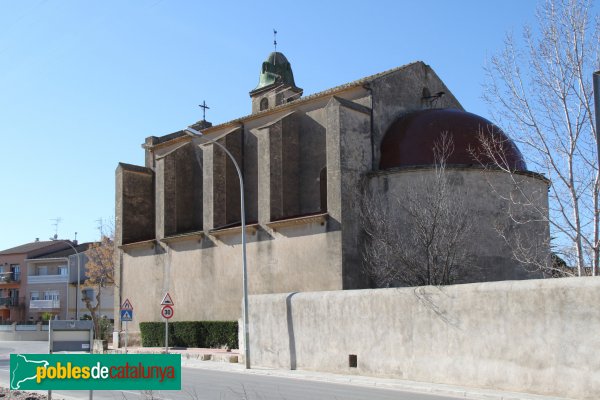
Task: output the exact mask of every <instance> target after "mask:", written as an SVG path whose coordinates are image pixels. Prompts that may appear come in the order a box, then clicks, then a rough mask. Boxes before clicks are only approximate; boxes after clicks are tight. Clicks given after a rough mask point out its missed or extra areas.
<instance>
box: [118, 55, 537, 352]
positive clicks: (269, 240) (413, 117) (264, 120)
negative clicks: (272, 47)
mask: <svg viewBox="0 0 600 400" xmlns="http://www.w3.org/2000/svg"><path fill="white" fill-rule="evenodd" d="M250 99H251V107H252V108H251V109H252V113H251V114H250V115H247V116H244V117H240V118H238V119H235V120H232V121H229V122H225V123H221V124H218V125H214V126H213V125H211V123H209V122H206V121H205V120H202V121H199V122H197V123H195V124H193V125H190V127H191V128H193V129H195V130H197V131H200V132H202V134H203V136H204V137H203V138H204V139H206V141H205V144H203V145H201V146H197V145H195V144H194V143H192V137H191V136H190V135H188V134H187V133H186V132H185V131H178V132H174V133H170V134H167V135H165V136H160V137H156V136H150V137H147V138H146V139H145V142H144V144H143V148H144V151H145V165H143V166H137V165H129V164H123V163H121V164H119V166H118V167H117V170H116V242H117V244H118V247H119V255H118V257H117V258H118V263H117V264H118V265H117V270H116V277H117V280H118V282H117V285H116V289H115V290H116V291H117V293H115V306H116V307H118V304H120V303H121V302H123V301H124V300H125V299H129V300H130V302H131V303H132V304H133V307H134V318H133V321H132V322H131V323H129V327H128V330H129V332H130V337H131V335H132V334H133V335H135V334H136V333H139V327H138V326H139V325H138V324H139V323H140V322H146V321H160V320H161V316H160V307H159V304H160V300H161V299H162V298H163V296H164V295H165V293H167V292H168V293H169V294H170V295H171V297H172V299H173V302H174V304H175V306H174V310H175V312H174V317H173V319H172V320H175V321H177V320H179V321H199V320H238V319H239V318H240V317H241V312H242V311H241V310H242V308H241V304H242V243H241V242H242V239H241V237H242V235H241V231H242V229H241V211H240V209H241V207H240V206H241V204H240V198H241V196H240V182H239V180H238V175H237V172H236V169H235V167H234V165H233V163H232V162H231V161H230V160H229V158H228V156H227V155H226V154H225V152H223V151H222V150H221V149H220V148H219V146H216V145H214V144H211V141H212V142H214V141H217V142H218V143H219V144H220V145H222V146H224V147H225V148H226V149H227V150H228V151H229V152H230V153H231V155H232V156H233V157H234V158H235V159H236V161H237V163H238V164H239V166H240V169H241V173H242V175H243V185H244V186H243V199H244V203H245V204H244V205H245V220H246V233H247V234H246V237H247V271H248V285H249V293H250V294H251V295H252V294H265V293H285V292H305V291H324V290H327V291H331V290H347V289H362V288H372V287H375V283H374V282H373V279H372V277H371V276H369V274H367V273H366V272H365V267H364V264H365V261H364V254H365V246H368V245H369V241H367V240H365V234H364V226H363V222H362V221H363V220H364V213H363V212H362V211H361V210H362V209H363V208H364V207H365V204H369V201H370V199H371V198H373V197H377V198H378V199H380V201H379V202H378V203H373V204H374V207H384V208H386V209H387V211H388V212H392V213H393V212H395V211H394V210H396V209H397V210H400V208H401V202H402V198H403V196H404V195H406V194H408V193H411V194H412V195H413V196H414V195H415V194H418V193H419V191H420V190H421V191H422V190H423V187H424V186H423V185H421V183H422V182H425V181H427V179H430V178H429V177H430V176H432V174H434V173H435V171H436V165H435V164H436V162H435V157H434V147H435V141H436V139H437V138H438V137H439V136H440V134H441V133H443V132H444V133H446V134H448V135H449V136H451V137H452V138H453V143H454V151H453V152H452V154H450V155H449V157H448V159H447V160H446V169H447V171H448V173H450V174H451V175H450V177H451V179H450V182H452V185H454V186H455V187H457V188H458V190H459V192H460V193H463V194H464V196H465V198H468V200H469V202H468V203H464V205H461V207H467V205H466V204H468V207H469V208H468V210H469V218H470V220H471V226H473V227H474V228H473V229H477V235H476V236H477V237H476V240H473V241H472V242H471V243H470V245H469V246H472V249H471V250H472V254H473V255H474V259H473V260H472V264H473V265H474V271H475V270H476V272H474V273H473V274H470V275H468V276H464V277H462V278H461V280H460V282H473V281H493V280H507V279H527V278H531V277H536V276H538V275H539V274H538V273H536V272H532V271H531V270H529V269H527V268H525V266H524V265H522V263H519V261H517V260H515V257H514V256H513V254H512V251H511V248H510V238H511V237H512V238H520V239H523V240H526V241H527V243H530V244H531V245H532V246H535V247H536V248H537V249H541V250H540V251H542V252H544V253H545V254H547V255H549V247H548V242H549V229H548V223H547V219H546V220H543V219H537V220H535V221H533V220H532V221H530V222H531V223H529V224H524V223H523V224H518V223H513V222H511V221H514V218H513V217H514V214H511V213H516V214H518V215H524V214H527V213H529V212H530V211H529V210H527V209H525V208H519V206H515V205H514V204H511V205H507V204H505V203H504V202H505V201H506V198H509V197H511V194H514V193H515V191H523V190H525V191H526V192H527V193H529V194H535V195H534V196H532V197H531V198H533V199H535V200H534V202H535V204H533V206H534V207H535V209H537V210H540V209H541V210H546V211H545V213H546V217H547V190H548V180H547V179H545V178H544V177H543V176H541V175H538V174H535V173H532V172H529V171H527V167H526V164H525V162H524V161H523V158H522V156H521V154H520V152H519V150H518V149H517V147H516V146H515V144H514V143H513V142H512V141H511V140H510V139H509V138H508V137H506V135H505V134H504V133H502V131H501V130H500V129H499V128H498V127H496V126H494V125H493V124H491V123H490V122H489V121H487V120H485V119H484V118H482V117H479V116H477V115H474V114H471V113H468V112H466V111H465V110H464V109H463V107H462V106H461V104H460V103H459V101H458V100H457V99H456V98H455V97H454V95H453V94H452V92H451V91H450V90H449V89H448V88H447V87H446V85H445V84H444V82H442V80H441V79H440V78H439V77H438V76H437V75H436V73H435V72H434V71H433V70H432V69H431V67H429V66H428V65H427V64H425V63H423V62H420V61H419V62H414V63H411V64H407V65H404V66H401V67H398V68H394V69H391V70H388V71H385V72H381V73H378V74H375V75H372V76H368V77H365V78H362V79H359V80H356V81H354V82H350V83H347V84H344V85H341V86H338V87H334V88H330V89H326V90H324V91H322V92H319V93H315V94H311V95H308V96H303V91H302V89H301V88H300V87H298V86H297V85H296V82H295V80H294V76H293V73H292V68H291V65H290V62H289V61H288V60H287V59H286V57H285V56H284V55H283V54H282V53H280V52H274V53H271V54H270V55H269V57H268V58H267V59H266V60H265V61H264V62H263V63H262V66H261V72H260V76H259V82H258V85H257V86H256V88H254V89H253V90H251V91H250ZM486 132H487V133H486ZM481 134H483V135H490V136H494V137H495V138H498V137H499V138H500V139H501V142H500V143H501V146H503V150H505V153H504V154H505V155H506V162H507V166H508V167H509V168H508V169H509V170H510V172H512V173H508V172H506V171H504V170H502V169H494V168H485V167H482V164H481V162H478V161H477V160H476V159H474V158H473V149H476V148H478V146H479V145H478V137H479V136H478V135H481ZM479 161H481V160H479ZM515 176H517V177H518V180H519V185H521V186H519V185H518V184H517V183H516V182H515ZM523 188H525V189H523ZM509 209H510V211H511V212H510V213H509V212H508V211H507V210H509ZM398 212H401V211H398ZM499 226H508V227H509V228H510V229H508V230H507V231H506V232H509V233H508V236H509V237H508V240H507V237H506V236H502V235H500V234H499V233H498V232H499V231H498V227H499ZM397 229H398V230H400V231H401V232H402V234H403V235H404V236H405V237H408V236H409V235H411V234H413V232H412V229H411V228H410V227H409V226H408V225H405V224H402V223H400V224H399V225H398V226H397ZM115 317H116V319H118V315H116V316H115ZM116 322H118V321H116ZM130 340H131V339H130Z"/></svg>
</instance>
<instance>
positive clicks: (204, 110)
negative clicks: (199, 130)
mask: <svg viewBox="0 0 600 400" xmlns="http://www.w3.org/2000/svg"><path fill="white" fill-rule="evenodd" d="M198 107H200V108H201V109H202V121H206V110H207V109H209V110H210V107H209V106H207V105H206V101H204V100H202V104H200V105H199V106H198Z"/></svg>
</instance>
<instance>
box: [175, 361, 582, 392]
mask: <svg viewBox="0 0 600 400" xmlns="http://www.w3.org/2000/svg"><path fill="white" fill-rule="evenodd" d="M181 366H182V367H185V368H198V369H207V370H218V371H223V372H232V373H240V374H253V375H264V376H271V377H278V378H287V379H300V380H307V381H314V382H327V383H336V384H346V385H354V386H362V387H376V388H380V389H388V390H398V391H403V392H412V393H420V394H432V395H439V396H451V397H455V398H459V399H477V400H488V399H489V400H572V399H567V398H564V397H553V396H544V395H536V394H529V393H518V392H505V391H498V390H492V389H479V388H470V387H462V386H454V385H446V384H440V383H426V382H417V381H407V380H401V379H389V378H376V377H369V376H363V375H342V374H334V373H330V372H317V371H306V370H281V369H269V368H263V367H256V368H252V369H250V370H247V369H245V368H244V365H243V364H230V363H227V362H214V361H212V362H211V361H200V360H193V359H184V358H182V360H181Z"/></svg>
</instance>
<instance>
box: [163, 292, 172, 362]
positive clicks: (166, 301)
mask: <svg viewBox="0 0 600 400" xmlns="http://www.w3.org/2000/svg"><path fill="white" fill-rule="evenodd" d="M160 305H161V306H163V307H162V309H161V310H160V315H162V317H163V318H164V319H165V354H169V319H171V318H172V317H173V314H174V313H175V312H174V310H173V306H174V305H175V303H173V299H171V295H170V294H169V293H168V292H167V294H165V297H163V299H162V301H161V302H160Z"/></svg>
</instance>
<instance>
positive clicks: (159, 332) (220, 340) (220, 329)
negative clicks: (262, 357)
mask: <svg viewBox="0 0 600 400" xmlns="http://www.w3.org/2000/svg"><path fill="white" fill-rule="evenodd" d="M140 331H141V333H142V346H144V347H162V346H164V345H165V324H164V322H141V323H140ZM169 346H175V347H203V348H220V347H223V346H227V347H228V348H230V349H236V348H237V347H238V323H237V321H175V322H170V323H169Z"/></svg>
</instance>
